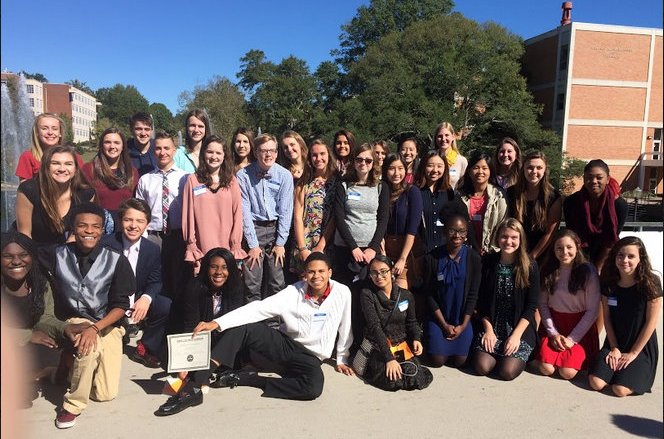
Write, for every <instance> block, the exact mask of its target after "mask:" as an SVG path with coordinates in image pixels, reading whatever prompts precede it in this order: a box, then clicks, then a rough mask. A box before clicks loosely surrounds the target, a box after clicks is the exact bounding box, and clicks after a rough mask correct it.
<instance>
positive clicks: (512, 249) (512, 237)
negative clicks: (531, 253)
mask: <svg viewBox="0 0 664 439" xmlns="http://www.w3.org/2000/svg"><path fill="white" fill-rule="evenodd" d="M519 245H521V235H520V234H519V232H517V231H516V230H514V229H511V228H509V227H503V228H502V229H500V231H499V232H498V247H500V251H501V252H503V253H505V254H507V255H512V254H515V253H516V251H517V250H518V249H519Z"/></svg>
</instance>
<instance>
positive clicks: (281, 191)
mask: <svg viewBox="0 0 664 439" xmlns="http://www.w3.org/2000/svg"><path fill="white" fill-rule="evenodd" d="M237 181H238V184H239V185H240V191H241V193H242V223H243V229H244V238H245V239H246V240H247V245H248V246H249V248H256V247H258V238H257V237H256V228H255V227H254V221H275V220H276V221H277V237H276V240H275V242H274V244H275V245H278V246H284V245H285V244H286V240H288V233H289V232H290V226H291V221H292V219H293V176H292V175H291V173H290V172H289V171H288V170H287V169H286V168H284V167H283V166H280V165H278V164H276V163H275V164H274V165H272V166H271V167H270V169H268V170H267V171H265V173H264V172H263V170H262V169H261V168H260V166H258V164H257V163H255V162H254V163H252V164H250V165H249V166H247V167H245V168H243V169H241V170H240V171H238V173H237Z"/></svg>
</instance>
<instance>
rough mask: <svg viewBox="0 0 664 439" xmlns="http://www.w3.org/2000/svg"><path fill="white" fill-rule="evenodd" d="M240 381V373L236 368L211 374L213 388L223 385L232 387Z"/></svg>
mask: <svg viewBox="0 0 664 439" xmlns="http://www.w3.org/2000/svg"><path fill="white" fill-rule="evenodd" d="M253 373H255V372H253ZM239 383H240V374H239V373H238V372H237V371H235V370H225V371H223V372H220V373H213V374H212V375H211V376H210V387H212V388H213V389H220V388H222V387H230V388H231V389H232V388H233V387H235V386H237V385H238V384H239Z"/></svg>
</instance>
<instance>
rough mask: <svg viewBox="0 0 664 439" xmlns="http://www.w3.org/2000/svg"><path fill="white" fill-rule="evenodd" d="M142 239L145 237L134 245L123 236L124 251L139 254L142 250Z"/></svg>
mask: <svg viewBox="0 0 664 439" xmlns="http://www.w3.org/2000/svg"><path fill="white" fill-rule="evenodd" d="M142 239H143V237H140V238H138V241H136V242H135V243H133V244H132V243H131V242H129V240H128V239H127V237H126V236H124V235H122V249H123V250H129V251H130V252H131V251H135V252H137V253H138V252H139V251H140V250H141V240H142Z"/></svg>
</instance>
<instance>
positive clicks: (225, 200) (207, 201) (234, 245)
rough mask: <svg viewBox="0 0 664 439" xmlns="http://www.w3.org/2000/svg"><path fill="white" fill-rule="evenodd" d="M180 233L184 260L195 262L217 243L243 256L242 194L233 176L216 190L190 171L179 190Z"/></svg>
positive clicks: (244, 255) (236, 257) (237, 257)
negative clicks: (227, 184)
mask: <svg viewBox="0 0 664 439" xmlns="http://www.w3.org/2000/svg"><path fill="white" fill-rule="evenodd" d="M182 234H183V235H184V240H185V241H186V242H187V249H186V252H185V257H184V260H185V261H190V262H194V261H197V260H199V259H201V258H202V257H203V256H205V253H207V252H208V251H210V250H212V249H213V248H216V247H223V248H226V249H228V250H230V251H231V253H233V255H234V256H235V259H244V258H246V257H247V253H246V252H245V251H244V250H243V249H242V197H241V195H240V186H238V183H237V180H236V179H235V177H233V178H232V180H231V183H230V185H229V186H228V187H226V188H220V189H219V190H218V191H217V192H216V193H213V192H212V191H210V189H209V188H208V187H206V186H205V185H204V184H202V183H201V182H199V181H198V178H197V177H196V174H189V176H188V177H187V182H186V183H185V186H184V193H183V194H182Z"/></svg>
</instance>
